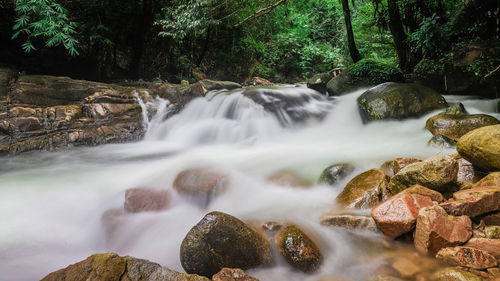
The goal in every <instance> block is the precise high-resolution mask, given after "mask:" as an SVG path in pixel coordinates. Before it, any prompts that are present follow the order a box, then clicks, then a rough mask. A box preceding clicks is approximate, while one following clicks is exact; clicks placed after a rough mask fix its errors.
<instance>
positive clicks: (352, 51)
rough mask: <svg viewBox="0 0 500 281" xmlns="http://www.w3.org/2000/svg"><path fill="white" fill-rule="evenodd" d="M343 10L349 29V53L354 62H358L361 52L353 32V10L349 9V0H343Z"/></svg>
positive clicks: (346, 25)
mask: <svg viewBox="0 0 500 281" xmlns="http://www.w3.org/2000/svg"><path fill="white" fill-rule="evenodd" d="M341 2H342V10H343V12H344V21H345V27H346V29H347V44H348V46H349V53H350V54H351V58H352V61H353V62H358V61H359V60H361V55H360V54H359V51H358V48H356V42H355V41H354V33H353V32H352V24H351V11H350V10H349V2H348V0H341Z"/></svg>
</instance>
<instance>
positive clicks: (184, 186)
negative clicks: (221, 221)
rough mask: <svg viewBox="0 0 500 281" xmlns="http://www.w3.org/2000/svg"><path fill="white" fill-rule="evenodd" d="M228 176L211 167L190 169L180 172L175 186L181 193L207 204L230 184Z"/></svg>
mask: <svg viewBox="0 0 500 281" xmlns="http://www.w3.org/2000/svg"><path fill="white" fill-rule="evenodd" d="M228 181H229V180H228V177H227V176H226V175H225V174H223V173H221V172H218V171H215V170H211V169H201V168H200V169H188V170H184V171H182V172H180V173H179V174H178V175H177V176H176V177H175V180H174V183H173V187H174V189H175V190H176V191H177V192H178V193H179V194H181V195H184V196H189V197H193V198H196V199H199V200H200V201H202V202H201V203H202V204H204V205H205V206H206V205H208V203H209V202H210V200H211V199H212V198H213V197H214V196H216V195H217V194H219V193H221V192H223V191H224V190H225V189H226V187H227V185H228Z"/></svg>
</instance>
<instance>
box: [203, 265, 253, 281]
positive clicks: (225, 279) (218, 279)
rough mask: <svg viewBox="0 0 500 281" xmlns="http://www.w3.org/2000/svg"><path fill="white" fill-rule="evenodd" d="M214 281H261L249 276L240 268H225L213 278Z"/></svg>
mask: <svg viewBox="0 0 500 281" xmlns="http://www.w3.org/2000/svg"><path fill="white" fill-rule="evenodd" d="M212 280H213V281H259V279H257V278H254V277H252V276H249V275H247V274H246V273H245V271H243V270H242V269H239V268H227V267H224V268H223V269H221V271H219V273H217V274H215V275H214V276H213V277H212Z"/></svg>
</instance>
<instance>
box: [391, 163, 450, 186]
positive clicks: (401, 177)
mask: <svg viewBox="0 0 500 281" xmlns="http://www.w3.org/2000/svg"><path fill="white" fill-rule="evenodd" d="M457 173H458V162H457V161H456V160H455V159H453V158H451V157H449V156H435V157H431V158H429V159H426V160H424V161H422V162H417V163H413V164H410V165H408V166H406V167H405V168H403V169H402V170H400V171H399V172H398V173H397V174H395V175H394V176H393V177H392V178H391V180H390V182H389V189H390V191H391V193H392V194H397V193H399V192H401V191H402V190H404V189H406V188H408V187H410V186H412V185H414V184H420V185H423V186H425V187H428V188H432V189H434V190H438V191H443V190H444V189H446V188H447V185H448V184H451V183H453V182H455V180H456V178H457Z"/></svg>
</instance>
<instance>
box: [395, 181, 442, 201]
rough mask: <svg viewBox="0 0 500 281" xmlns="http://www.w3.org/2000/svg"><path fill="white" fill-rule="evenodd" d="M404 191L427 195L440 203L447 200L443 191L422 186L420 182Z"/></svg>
mask: <svg viewBox="0 0 500 281" xmlns="http://www.w3.org/2000/svg"><path fill="white" fill-rule="evenodd" d="M402 192H405V193H410V194H418V195H422V196H427V197H429V198H430V199H431V200H432V201H436V202H438V203H442V202H444V201H445V199H444V197H443V195H442V194H441V193H439V192H437V191H435V190H432V189H429V188H427V187H425V186H422V185H420V184H415V185H412V186H411V187H410V188H408V189H405V190H403V191H402Z"/></svg>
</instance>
